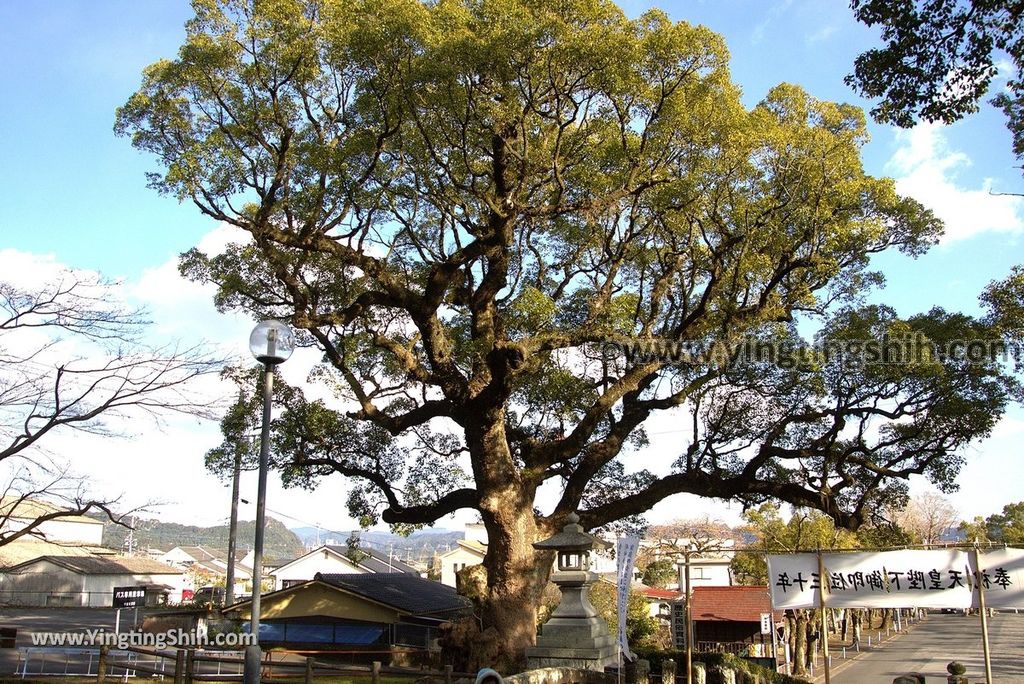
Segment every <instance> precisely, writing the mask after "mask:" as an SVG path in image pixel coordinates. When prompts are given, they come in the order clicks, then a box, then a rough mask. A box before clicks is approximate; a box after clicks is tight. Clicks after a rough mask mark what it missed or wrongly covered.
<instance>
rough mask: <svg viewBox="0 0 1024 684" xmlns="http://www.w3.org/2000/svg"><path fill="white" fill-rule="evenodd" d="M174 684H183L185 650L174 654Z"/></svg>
mask: <svg viewBox="0 0 1024 684" xmlns="http://www.w3.org/2000/svg"><path fill="white" fill-rule="evenodd" d="M174 684H185V649H183V648H179V649H178V651H177V652H176V653H175V654H174Z"/></svg>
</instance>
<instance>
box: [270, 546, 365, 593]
mask: <svg viewBox="0 0 1024 684" xmlns="http://www.w3.org/2000/svg"><path fill="white" fill-rule="evenodd" d="M318 572H323V573H353V574H360V575H361V574H365V573H366V572H367V571H366V570H364V569H362V568H360V567H359V566H357V565H355V564H354V563H352V562H351V561H350V560H348V559H347V558H345V557H344V556H339V555H338V554H336V553H333V552H331V551H329V550H327V549H323V548H321V549H317V550H316V551H313V552H311V553H308V554H306V555H305V556H302V557H301V558H297V559H296V560H294V561H292V562H291V563H288V564H287V565H283V566H281V567H280V568H278V569H277V570H274V572H272V573H270V574H271V576H272V577H273V578H274V589H275V590H277V589H284V583H285V582H293V581H306V580H311V579H313V577H315V576H316V574H317V573H318Z"/></svg>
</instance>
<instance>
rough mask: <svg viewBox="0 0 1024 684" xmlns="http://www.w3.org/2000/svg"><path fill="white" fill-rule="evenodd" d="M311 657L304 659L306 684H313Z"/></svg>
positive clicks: (312, 661)
mask: <svg viewBox="0 0 1024 684" xmlns="http://www.w3.org/2000/svg"><path fill="white" fill-rule="evenodd" d="M314 662H315V661H314V660H313V656H309V657H308V658H306V684H313V663H314Z"/></svg>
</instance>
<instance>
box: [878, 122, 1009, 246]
mask: <svg viewBox="0 0 1024 684" xmlns="http://www.w3.org/2000/svg"><path fill="white" fill-rule="evenodd" d="M943 128H944V127H943V126H940V125H937V124H928V123H922V124H918V125H917V126H915V127H914V128H912V129H911V130H909V131H899V132H897V134H896V135H897V142H898V144H899V147H898V149H897V150H896V152H895V153H894V154H893V156H892V158H891V159H890V160H889V162H888V164H887V165H886V169H887V170H888V171H889V172H890V173H891V174H893V176H894V177H895V179H896V189H897V190H898V191H899V193H900V194H902V195H909V196H910V197H913V198H914V199H916V200H918V201H919V202H921V203H922V204H924V205H925V206H926V207H928V208H929V209H931V210H932V211H934V212H935V214H936V216H938V217H939V218H941V219H942V220H943V221H944V222H945V224H946V233H945V235H944V236H943V242H944V243H950V242H955V241H957V240H966V239H968V238H972V237H974V236H976V235H979V234H982V233H989V232H996V233H1010V234H1017V233H1020V232H1021V231H1022V230H1024V198H1021V197H1014V196H1007V195H994V194H992V193H991V189H992V183H993V181H992V179H991V178H986V179H985V180H984V181H983V182H982V184H981V187H980V188H968V187H964V185H962V184H961V183H960V182H959V181H958V178H957V175H958V173H959V171H960V170H962V169H964V168H967V167H969V166H970V165H971V159H970V157H968V156H967V155H966V154H965V153H964V152H961V151H959V150H953V149H951V148H950V146H949V144H948V142H947V141H946V137H945V135H944V133H943Z"/></svg>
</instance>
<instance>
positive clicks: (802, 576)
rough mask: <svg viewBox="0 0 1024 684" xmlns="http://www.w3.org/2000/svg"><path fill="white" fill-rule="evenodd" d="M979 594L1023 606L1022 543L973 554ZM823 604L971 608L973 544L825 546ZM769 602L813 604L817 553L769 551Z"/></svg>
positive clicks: (994, 603) (999, 604)
mask: <svg viewBox="0 0 1024 684" xmlns="http://www.w3.org/2000/svg"><path fill="white" fill-rule="evenodd" d="M978 557H979V564H980V566H981V570H982V572H981V573H980V577H981V583H982V585H983V586H984V587H985V602H986V605H987V606H988V607H991V608H1024V550H1022V549H997V550H993V551H985V552H980V553H979V554H978ZM822 563H823V565H824V568H825V575H826V592H825V605H827V606H828V607H830V608H977V607H978V597H977V592H976V591H975V590H974V579H973V578H974V575H975V573H976V567H975V565H974V562H973V552H970V551H966V550H961V549H942V550H928V551H911V550H907V551H882V552H874V553H862V552H858V553H824V554H822ZM768 574H769V580H768V582H769V585H770V587H769V588H770V590H771V597H772V606H773V607H774V608H776V609H786V608H817V607H818V606H819V605H820V596H819V592H820V587H821V581H820V577H819V574H818V558H817V554H813V553H804V554H788V555H769V556H768Z"/></svg>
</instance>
